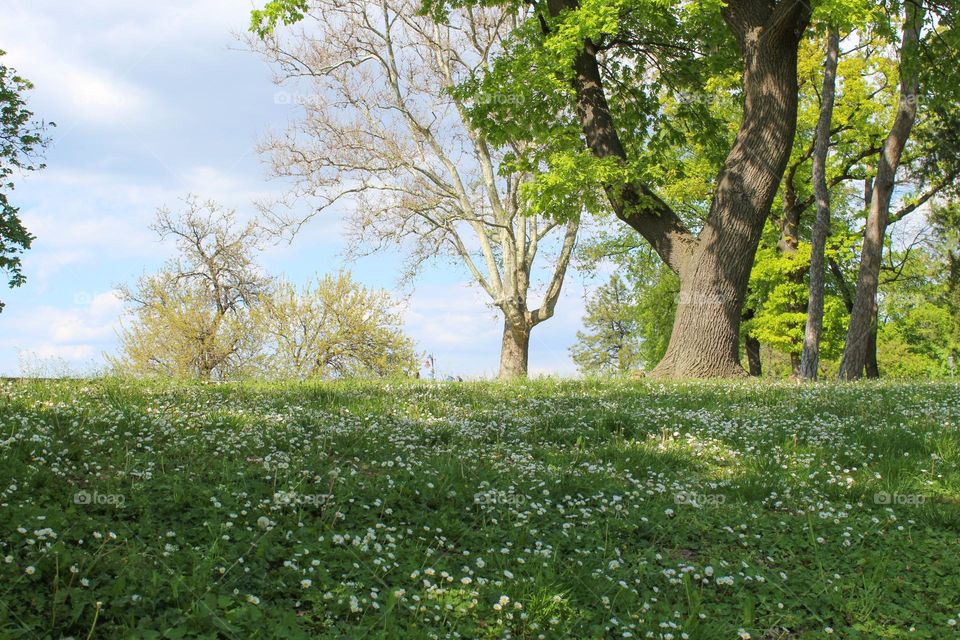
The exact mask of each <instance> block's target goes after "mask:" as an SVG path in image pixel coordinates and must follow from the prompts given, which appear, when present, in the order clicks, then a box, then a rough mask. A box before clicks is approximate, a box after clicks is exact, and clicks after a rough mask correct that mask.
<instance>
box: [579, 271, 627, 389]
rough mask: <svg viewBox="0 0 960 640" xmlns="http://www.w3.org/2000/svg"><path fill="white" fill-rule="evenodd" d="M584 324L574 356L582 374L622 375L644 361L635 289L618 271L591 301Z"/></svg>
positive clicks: (595, 293) (588, 303)
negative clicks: (634, 296) (628, 284)
mask: <svg viewBox="0 0 960 640" xmlns="http://www.w3.org/2000/svg"><path fill="white" fill-rule="evenodd" d="M586 311H587V313H586V315H585V316H584V318H583V326H584V328H585V329H586V331H577V343H576V344H575V345H573V346H572V347H571V348H570V356H571V358H573V361H574V362H575V363H576V364H577V368H578V369H579V370H580V371H581V373H585V374H587V375H622V374H625V373H629V372H630V371H632V370H635V369H637V368H638V367H640V366H641V365H642V364H643V361H642V360H641V357H640V345H641V344H642V343H643V340H644V338H643V336H642V335H641V334H640V333H639V332H638V330H637V329H638V326H637V325H638V322H637V315H638V313H637V311H638V310H637V308H636V306H635V305H634V303H633V292H632V291H631V290H630V289H629V288H628V287H627V285H626V283H624V281H623V280H622V279H621V278H620V277H619V276H618V275H616V274H614V275H612V276H610V280H609V281H608V282H607V283H606V284H605V285H603V286H601V287H600V288H598V289H597V290H596V291H595V292H594V293H593V295H592V296H591V297H590V298H589V299H588V300H587V305H586Z"/></svg>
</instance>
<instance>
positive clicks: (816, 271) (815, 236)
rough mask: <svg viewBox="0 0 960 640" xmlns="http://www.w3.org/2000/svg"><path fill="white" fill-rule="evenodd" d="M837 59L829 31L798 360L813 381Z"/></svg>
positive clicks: (821, 302)
mask: <svg viewBox="0 0 960 640" xmlns="http://www.w3.org/2000/svg"><path fill="white" fill-rule="evenodd" d="M839 59H840V34H839V33H838V32H837V29H836V28H831V29H830V33H829V34H828V35H827V58H826V62H825V64H824V70H823V92H822V97H821V104H820V119H819V120H818V121H817V131H816V143H815V147H814V151H813V191H814V194H815V196H816V201H817V216H816V218H815V219H814V222H813V232H812V234H811V240H810V244H811V247H810V296H809V301H808V303H807V323H806V326H805V327H804V333H803V353H802V354H801V356H800V371H799V374H800V377H801V378H802V379H804V380H816V379H817V370H818V369H819V367H820V332H821V331H822V330H823V306H824V285H825V284H826V279H827V274H826V271H827V269H826V262H827V260H826V248H827V236H828V235H829V234H830V190H829V189H828V188H827V153H828V152H829V150H830V124H831V122H832V121H833V103H834V99H835V96H836V86H837V63H838V61H839Z"/></svg>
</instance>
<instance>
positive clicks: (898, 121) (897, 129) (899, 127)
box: [840, 2, 924, 380]
mask: <svg viewBox="0 0 960 640" xmlns="http://www.w3.org/2000/svg"><path fill="white" fill-rule="evenodd" d="M904 6H905V12H906V17H905V19H904V23H903V37H902V44H901V49H900V102H899V104H898V105H897V115H896V117H895V119H894V121H893V126H892V127H891V129H890V133H889V134H888V135H887V139H886V140H884V143H883V151H881V153H880V162H879V164H878V166H877V176H876V179H875V180H874V183H873V194H872V197H871V202H870V210H869V213H868V215H867V224H866V227H865V228H864V231H863V248H862V249H861V251H860V271H859V274H858V276H857V295H856V299H855V301H854V304H853V312H852V313H851V314H850V324H849V325H848V328H847V341H846V345H845V346H844V350H843V359H842V360H841V361H840V378H842V379H845V380H855V379H857V378H859V377H860V376H862V375H863V371H864V368H865V366H866V363H867V354H868V352H869V351H870V333H871V330H873V328H874V327H875V325H876V322H875V315H874V311H873V310H874V305H875V304H876V301H877V288H878V286H879V282H880V261H881V257H882V253H883V239H884V235H885V234H886V231H887V221H888V218H889V214H890V200H891V198H892V197H893V189H894V183H895V179H896V175H897V169H898V167H899V165H900V157H901V155H902V154H903V148H904V147H905V146H906V144H907V139H908V138H909V137H910V132H911V130H912V129H913V124H914V122H915V120H916V117H917V95H918V93H919V79H918V74H917V69H916V66H917V64H918V60H917V59H916V50H917V48H918V42H919V38H920V28H921V26H922V24H923V15H924V10H923V8H922V7H921V6H920V5H919V4H916V3H913V2H906V3H904Z"/></svg>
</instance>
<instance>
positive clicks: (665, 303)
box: [571, 229, 680, 373]
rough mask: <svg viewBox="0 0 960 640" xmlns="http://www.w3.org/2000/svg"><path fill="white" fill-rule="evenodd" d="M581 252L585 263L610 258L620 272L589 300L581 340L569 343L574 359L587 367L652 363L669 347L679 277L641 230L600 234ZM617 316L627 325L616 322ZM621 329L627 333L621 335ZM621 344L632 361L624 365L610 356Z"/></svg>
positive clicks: (597, 369) (606, 368) (646, 365)
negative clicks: (662, 259) (652, 249)
mask: <svg viewBox="0 0 960 640" xmlns="http://www.w3.org/2000/svg"><path fill="white" fill-rule="evenodd" d="M581 258H582V259H583V262H584V264H585V266H586V267H587V268H591V267H593V266H596V265H599V264H601V263H602V262H609V263H611V264H612V265H613V266H614V267H615V269H616V273H615V275H614V276H612V277H611V279H610V281H609V282H608V283H607V284H606V285H604V286H602V287H600V288H599V289H598V290H597V291H596V292H595V293H594V294H593V296H592V297H591V300H590V302H588V305H587V315H586V317H585V318H584V320H583V322H584V326H585V327H586V329H587V331H585V332H578V334H577V338H578V343H577V344H576V345H574V347H572V348H571V352H572V353H573V354H574V356H573V357H574V362H576V363H577V364H578V365H579V367H580V369H581V370H582V371H584V372H589V373H599V372H604V373H611V372H615V371H619V372H621V373H622V372H625V371H627V370H629V369H635V368H643V369H652V368H653V367H654V366H656V364H657V363H658V362H660V359H661V358H663V354H664V353H666V350H667V345H668V344H669V342H670V335H671V333H672V332H673V321H674V317H675V316H676V312H677V299H678V296H679V293H680V280H679V278H677V276H676V274H674V273H673V272H672V271H670V269H669V268H667V267H666V266H665V265H664V264H663V263H662V262H661V261H660V260H659V258H657V256H655V255H654V254H653V252H651V251H650V250H649V249H648V248H647V247H646V246H644V244H643V240H642V239H641V238H640V237H639V236H637V235H636V234H630V233H627V234H624V233H621V232H620V230H619V229H618V230H616V231H615V232H613V233H611V234H605V233H603V232H600V233H598V234H596V235H595V236H594V237H593V238H592V239H591V242H587V243H585V244H584V246H583V247H581ZM613 318H616V319H617V320H618V321H620V322H622V323H623V325H622V326H621V325H613V324H612V323H611V320H612V319H613ZM620 329H623V331H621V330H620ZM620 333H623V334H624V337H622V338H620V337H618V334H620ZM617 344H622V345H624V348H623V353H624V354H625V359H626V362H627V363H628V364H627V365H625V366H624V367H622V368H620V367H617V366H616V365H615V364H614V363H615V360H616V358H609V357H607V356H606V354H609V353H612V352H613V351H614V350H613V349H612V345H617ZM600 363H604V365H605V366H599V364H600Z"/></svg>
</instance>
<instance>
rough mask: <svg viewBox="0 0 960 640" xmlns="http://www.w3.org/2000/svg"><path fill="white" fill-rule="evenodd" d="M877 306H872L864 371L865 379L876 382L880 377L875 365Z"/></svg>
mask: <svg viewBox="0 0 960 640" xmlns="http://www.w3.org/2000/svg"><path fill="white" fill-rule="evenodd" d="M878 311H879V309H877V304H876V303H874V305H873V320H872V324H871V327H870V336H869V337H868V338H867V362H866V365H865V369H866V372H867V377H868V378H871V379H873V380H876V379H877V378H879V377H880V366H879V365H878V364H877V312H878Z"/></svg>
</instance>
